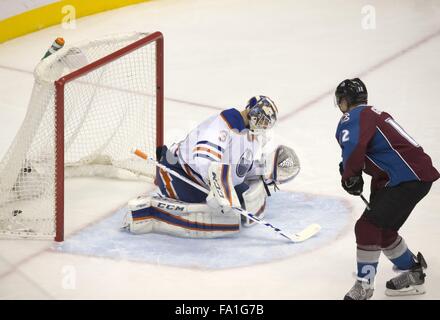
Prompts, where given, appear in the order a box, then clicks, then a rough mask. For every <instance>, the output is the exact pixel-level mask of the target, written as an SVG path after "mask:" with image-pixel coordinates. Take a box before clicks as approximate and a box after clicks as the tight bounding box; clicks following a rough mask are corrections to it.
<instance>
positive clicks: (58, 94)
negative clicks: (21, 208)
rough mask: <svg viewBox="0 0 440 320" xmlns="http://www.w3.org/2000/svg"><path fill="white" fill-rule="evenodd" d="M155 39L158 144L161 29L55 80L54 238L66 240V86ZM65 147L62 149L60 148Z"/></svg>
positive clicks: (158, 136)
mask: <svg viewBox="0 0 440 320" xmlns="http://www.w3.org/2000/svg"><path fill="white" fill-rule="evenodd" d="M152 42H156V146H161V145H163V118H164V117H163V99H164V93H163V92H164V53H163V52H164V40H163V34H162V33H161V32H159V31H157V32H154V33H150V34H148V35H146V36H145V37H144V38H142V39H139V40H137V41H135V42H133V43H131V44H129V45H128V46H126V47H124V48H121V49H119V50H117V51H115V52H113V53H111V54H109V55H107V56H105V57H103V58H101V59H98V60H96V61H94V62H92V63H90V64H88V65H86V66H84V67H82V68H79V69H78V70H75V71H73V72H71V73H69V74H67V75H65V76H63V77H61V78H60V79H58V80H57V81H55V83H54V84H55V149H56V150H55V241H56V242H63V241H64V212H65V211H64V87H65V85H66V84H68V83H69V82H70V81H73V80H75V79H77V78H79V77H81V76H83V75H84V74H86V73H89V72H91V71H93V70H96V69H98V68H100V67H101V66H104V65H107V64H109V63H111V62H113V61H115V60H117V59H119V58H120V57H123V56H125V55H127V54H129V53H131V52H132V51H135V50H137V49H139V48H141V47H143V46H146V45H148V44H149V43H152ZM60 150H62V152H60Z"/></svg>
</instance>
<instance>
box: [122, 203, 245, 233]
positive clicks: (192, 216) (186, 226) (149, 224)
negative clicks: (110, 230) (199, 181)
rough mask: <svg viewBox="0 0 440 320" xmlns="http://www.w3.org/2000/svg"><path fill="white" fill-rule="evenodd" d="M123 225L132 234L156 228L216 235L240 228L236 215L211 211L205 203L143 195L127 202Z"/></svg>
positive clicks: (158, 229)
mask: <svg viewBox="0 0 440 320" xmlns="http://www.w3.org/2000/svg"><path fill="white" fill-rule="evenodd" d="M128 207H129V212H128V214H127V216H128V217H127V218H126V222H125V224H126V228H127V229H128V230H129V231H130V232H132V233H135V234H142V233H149V232H156V233H163V234H169V235H173V236H178V237H185V238H218V237H224V236H228V235H231V234H235V233H238V232H239V231H240V216H238V215H237V214H235V213H233V212H231V213H228V214H222V213H217V212H213V211H212V209H211V208H209V207H208V206H207V205H206V204H193V203H186V202H182V201H177V200H174V199H169V198H163V197H157V196H147V197H140V198H137V199H135V200H132V201H130V202H129V205H128Z"/></svg>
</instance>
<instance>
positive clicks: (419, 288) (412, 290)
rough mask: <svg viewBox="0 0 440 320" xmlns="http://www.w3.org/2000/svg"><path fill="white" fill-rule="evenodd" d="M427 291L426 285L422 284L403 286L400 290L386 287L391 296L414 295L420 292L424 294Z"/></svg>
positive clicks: (388, 294)
mask: <svg viewBox="0 0 440 320" xmlns="http://www.w3.org/2000/svg"><path fill="white" fill-rule="evenodd" d="M425 292H426V291H425V287H424V286H423V285H422V284H421V285H418V286H416V285H414V286H409V287H408V288H403V289H400V290H392V289H386V290H385V294H386V295H387V296H389V297H399V296H412V295H419V294H424V293H425Z"/></svg>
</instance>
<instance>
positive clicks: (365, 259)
mask: <svg viewBox="0 0 440 320" xmlns="http://www.w3.org/2000/svg"><path fill="white" fill-rule="evenodd" d="M379 257H380V250H378V249H373V248H368V250H367V249H366V248H359V247H358V248H357V270H358V271H357V277H358V279H359V280H367V281H368V283H369V284H373V282H374V277H375V276H376V273H377V265H378V263H379Z"/></svg>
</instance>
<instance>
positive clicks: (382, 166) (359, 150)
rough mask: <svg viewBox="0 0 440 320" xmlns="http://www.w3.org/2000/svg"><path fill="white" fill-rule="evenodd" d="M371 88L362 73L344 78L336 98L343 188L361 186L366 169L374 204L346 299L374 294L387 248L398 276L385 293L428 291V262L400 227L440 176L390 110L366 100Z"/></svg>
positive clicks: (363, 222)
mask: <svg viewBox="0 0 440 320" xmlns="http://www.w3.org/2000/svg"><path fill="white" fill-rule="evenodd" d="M367 98H368V95H367V88H366V86H365V84H364V83H363V82H362V81H361V80H360V79H358V78H355V79H347V80H344V81H343V82H341V83H340V84H339V85H338V87H337V89H336V92H335V103H336V104H337V106H338V107H339V109H340V110H341V112H343V113H344V114H343V116H342V118H341V120H340V121H339V125H338V128H337V130H336V139H337V140H338V143H339V145H340V147H341V149H342V162H341V163H340V165H339V171H340V173H341V176H342V178H341V182H342V187H343V188H344V189H345V190H346V191H347V192H348V193H350V194H352V195H361V194H362V191H363V184H364V182H363V179H362V172H364V173H366V174H368V175H370V176H371V177H372V180H371V188H370V189H371V194H370V204H369V208H367V209H366V210H365V211H364V213H363V214H362V216H361V217H360V219H359V220H358V221H357V223H356V226H355V234H356V243H357V266H358V271H357V281H356V283H355V285H354V286H353V287H352V289H351V290H350V291H349V292H348V293H347V294H346V295H345V297H344V299H346V300H366V299H369V298H370V297H371V296H372V295H373V291H374V276H375V274H376V271H377V265H378V261H379V256H380V253H381V252H383V253H384V254H385V255H386V256H387V258H388V259H389V260H390V261H391V262H392V263H393V264H394V266H395V268H396V269H398V270H404V272H403V273H401V274H400V275H399V276H397V277H395V278H393V279H391V280H390V281H388V282H387V283H386V288H387V289H386V291H385V293H386V294H387V295H410V294H421V293H424V292H425V291H424V288H423V284H424V279H425V274H424V272H423V269H424V268H426V262H425V260H424V258H423V256H422V255H421V253H418V255H417V256H415V255H414V254H413V253H412V252H411V251H410V250H409V249H408V247H407V245H406V243H405V241H404V239H403V238H402V237H401V236H400V235H399V233H398V230H399V229H400V227H401V226H402V225H403V224H404V223H405V221H406V219H407V218H408V216H409V215H410V213H411V211H412V210H413V209H414V207H415V206H416V204H417V203H418V202H419V201H420V200H421V199H422V198H423V197H424V196H426V194H427V193H428V192H429V190H430V188H431V185H432V183H433V182H434V181H435V180H437V179H438V178H439V177H440V174H439V172H438V171H437V170H436V169H435V168H434V167H433V165H432V161H431V158H430V157H429V156H428V155H427V154H426V153H425V152H424V151H423V148H422V147H421V146H420V145H419V144H418V143H417V142H416V141H415V140H414V139H413V138H412V137H411V136H410V135H408V134H407V133H406V132H405V131H404V130H403V129H402V127H400V125H399V124H398V123H397V122H396V121H395V120H394V119H393V117H392V116H391V115H389V114H388V113H386V112H383V111H380V110H378V109H376V108H375V107H372V106H370V105H367Z"/></svg>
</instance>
